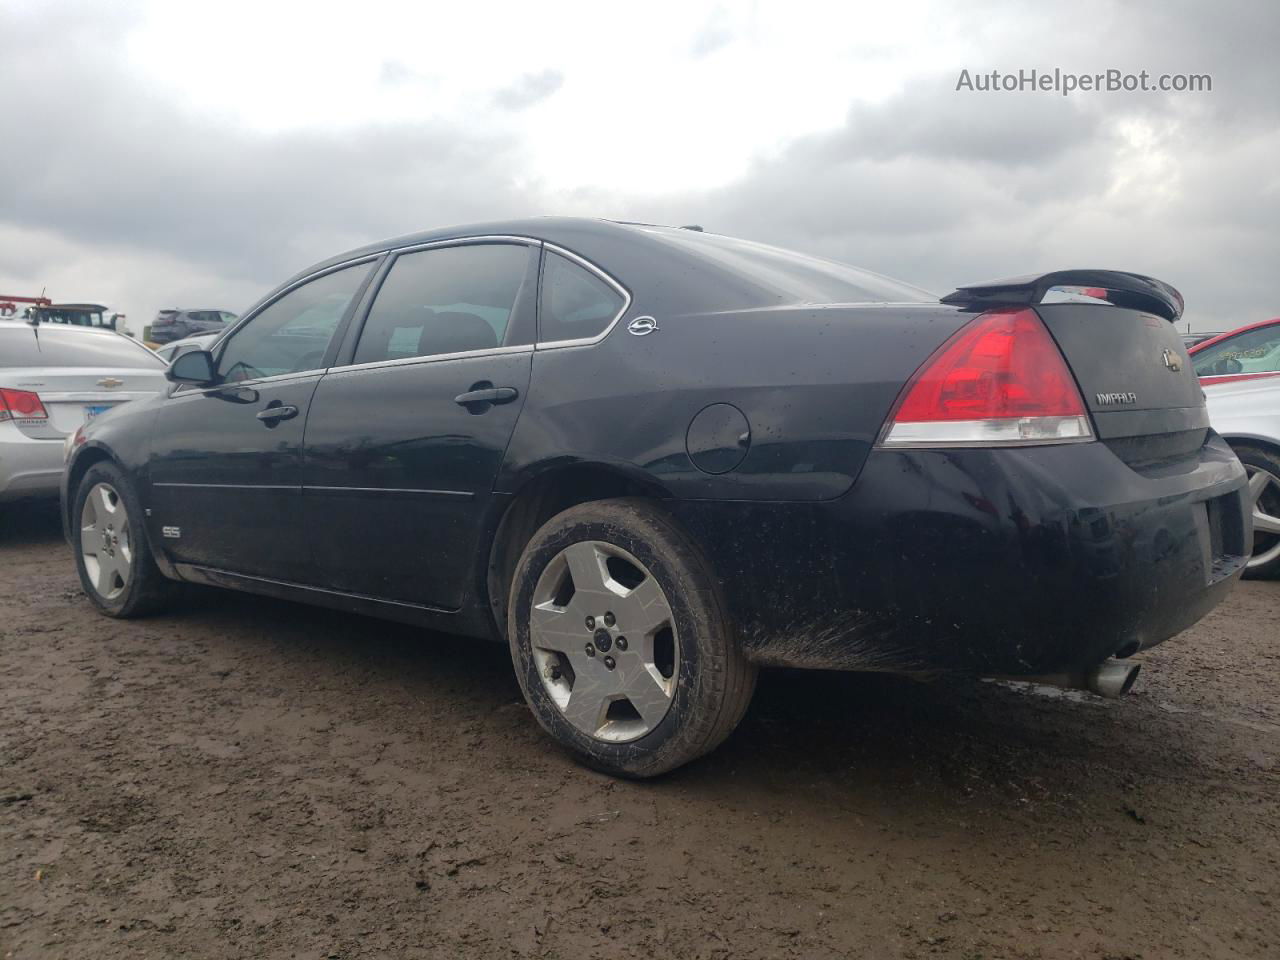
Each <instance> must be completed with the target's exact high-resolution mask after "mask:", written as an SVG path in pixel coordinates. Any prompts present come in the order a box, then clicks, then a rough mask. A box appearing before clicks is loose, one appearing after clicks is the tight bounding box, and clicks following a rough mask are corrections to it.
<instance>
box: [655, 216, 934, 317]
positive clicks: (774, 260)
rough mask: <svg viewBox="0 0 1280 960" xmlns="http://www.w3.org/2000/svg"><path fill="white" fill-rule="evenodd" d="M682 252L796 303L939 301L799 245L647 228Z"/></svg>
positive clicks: (907, 285)
mask: <svg viewBox="0 0 1280 960" xmlns="http://www.w3.org/2000/svg"><path fill="white" fill-rule="evenodd" d="M645 229H648V230H649V231H650V232H652V233H655V234H658V235H660V236H661V237H662V239H664V240H666V241H667V242H668V243H671V244H672V245H674V246H678V247H679V248H680V249H681V250H682V251H683V252H685V253H687V254H690V255H692V256H695V257H699V258H701V259H703V260H707V261H709V262H711V263H714V264H715V265H717V266H719V267H722V268H725V269H727V270H729V271H731V272H732V273H735V274H737V275H738V276H740V277H743V278H744V279H748V280H750V281H752V282H753V283H755V284H756V285H758V286H761V287H764V288H765V289H766V290H769V291H771V292H772V293H774V294H775V295H777V296H779V297H780V298H783V299H785V300H788V301H790V302H794V303H936V302H937V301H938V298H937V297H936V296H935V295H934V294H932V293H930V292H929V291H927V290H921V289H920V288H919V287H913V286H912V285H911V284H909V283H902V282H900V281H898V280H891V279H889V278H888V277H882V276H880V275H879V274H878V273H871V272H870V271H867V270H859V269H858V268H857V267H851V266H848V265H847V264H843V263H837V262H836V261H835V260H826V259H823V258H822V257H813V256H809V255H808V254H805V253H796V252H795V251H794V250H784V249H782V248H781V247H771V246H768V245H766V244H763V243H753V242H752V241H750V240H736V239H734V238H732V237H722V236H718V235H716V234H713V233H699V232H698V231H696V230H675V229H670V228H662V227H657V228H645Z"/></svg>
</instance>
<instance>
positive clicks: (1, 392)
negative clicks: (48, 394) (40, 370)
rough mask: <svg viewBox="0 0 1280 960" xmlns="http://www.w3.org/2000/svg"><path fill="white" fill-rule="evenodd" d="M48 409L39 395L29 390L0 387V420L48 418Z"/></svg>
mask: <svg viewBox="0 0 1280 960" xmlns="http://www.w3.org/2000/svg"><path fill="white" fill-rule="evenodd" d="M48 419H49V411H47V410H45V408H44V404H43V403H41V402H40V395H39V394H37V393H32V392H31V391H30V390H10V389H9V388H8V387H0V422H3V421H5V420H48Z"/></svg>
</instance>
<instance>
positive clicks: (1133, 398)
mask: <svg viewBox="0 0 1280 960" xmlns="http://www.w3.org/2000/svg"><path fill="white" fill-rule="evenodd" d="M1094 396H1095V397H1097V398H1098V406H1100V407H1110V406H1114V405H1115V404H1117V403H1137V402H1138V395H1137V394H1136V393H1133V392H1127V393H1096V394H1094Z"/></svg>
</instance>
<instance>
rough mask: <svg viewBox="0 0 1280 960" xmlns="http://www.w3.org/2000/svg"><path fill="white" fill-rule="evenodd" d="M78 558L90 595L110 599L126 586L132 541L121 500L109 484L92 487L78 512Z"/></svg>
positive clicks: (130, 564) (131, 560)
mask: <svg viewBox="0 0 1280 960" xmlns="http://www.w3.org/2000/svg"><path fill="white" fill-rule="evenodd" d="M80 555H81V558H82V559H83V560H84V569H85V573H86V574H88V578H89V583H90V584H91V585H92V586H93V589H94V592H95V593H97V594H98V596H100V597H101V598H102V599H104V600H114V599H116V598H117V597H119V596H120V595H121V594H122V593H124V591H125V588H126V587H128V586H129V576H130V571H131V569H132V566H133V540H132V538H131V533H130V530H129V514H128V511H126V510H125V506H124V500H123V498H121V496H120V494H119V492H118V491H117V490H116V489H115V487H113V486H111V484H109V483H98V484H95V485H94V487H93V489H92V490H90V491H89V496H88V497H86V498H85V501H84V507H83V508H82V509H81V511H80Z"/></svg>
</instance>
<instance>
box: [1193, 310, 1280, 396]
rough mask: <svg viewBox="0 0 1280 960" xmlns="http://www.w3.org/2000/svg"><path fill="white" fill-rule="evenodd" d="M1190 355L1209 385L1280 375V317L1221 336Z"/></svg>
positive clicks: (1196, 346)
mask: <svg viewBox="0 0 1280 960" xmlns="http://www.w3.org/2000/svg"><path fill="white" fill-rule="evenodd" d="M1189 352H1190V354H1191V363H1192V364H1193V365H1194V366H1195V371H1196V376H1198V377H1199V378H1200V379H1201V380H1202V381H1204V382H1205V383H1206V384H1210V383H1230V382H1232V381H1233V380H1255V379H1258V378H1260V377H1275V376H1280V317H1274V318H1272V319H1271V320H1263V321H1261V322H1260V323H1252V324H1249V325H1248V326H1247V327H1241V328H1240V329H1238V330H1232V331H1231V332H1230V333H1220V334H1218V336H1216V337H1213V338H1212V339H1209V340H1206V341H1204V342H1203V343H1197V344H1196V345H1195V346H1194V347H1192V348H1191V350H1190V351H1189Z"/></svg>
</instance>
